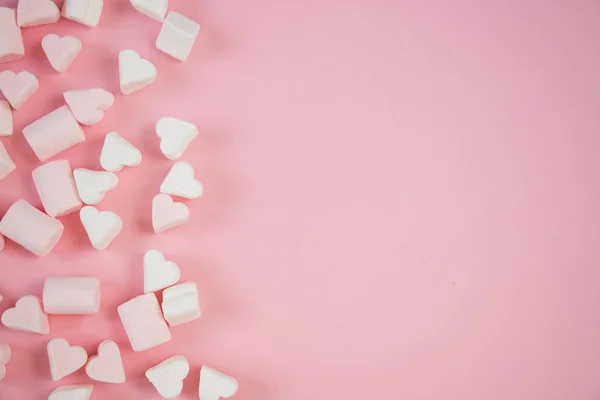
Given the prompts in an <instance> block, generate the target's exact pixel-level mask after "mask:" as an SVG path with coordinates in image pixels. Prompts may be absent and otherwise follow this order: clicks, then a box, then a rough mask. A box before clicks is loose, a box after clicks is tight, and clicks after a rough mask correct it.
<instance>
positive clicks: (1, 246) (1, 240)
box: [0, 235, 4, 303]
mask: <svg viewBox="0 0 600 400" xmlns="http://www.w3.org/2000/svg"><path fill="white" fill-rule="evenodd" d="M2 250H4V236H2V235H0V251H2ZM0 303H2V296H0Z"/></svg>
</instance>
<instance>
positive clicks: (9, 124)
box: [0, 100, 13, 136]
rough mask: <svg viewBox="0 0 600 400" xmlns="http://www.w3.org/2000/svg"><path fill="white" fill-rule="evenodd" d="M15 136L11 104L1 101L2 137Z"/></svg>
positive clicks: (0, 127)
mask: <svg viewBox="0 0 600 400" xmlns="http://www.w3.org/2000/svg"><path fill="white" fill-rule="evenodd" d="M12 134H13V118H12V111H11V109H10V104H8V102H7V101H4V100H0V136H10V135H12Z"/></svg>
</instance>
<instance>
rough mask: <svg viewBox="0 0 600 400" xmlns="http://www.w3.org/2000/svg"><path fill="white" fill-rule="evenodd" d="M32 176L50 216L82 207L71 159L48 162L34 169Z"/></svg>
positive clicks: (68, 212)
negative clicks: (70, 163)
mask: <svg viewBox="0 0 600 400" xmlns="http://www.w3.org/2000/svg"><path fill="white" fill-rule="evenodd" d="M31 176H32V177H33V183H34V184H35V188H36V189H37V192H38V195H39V196H40V199H41V200H42V205H43V206H44V210H46V214H48V215H49V216H51V217H55V218H56V217H62V216H64V215H67V214H70V213H72V212H74V211H77V210H79V209H80V208H81V200H80V199H79V194H78V193H77V189H76V187H75V181H74V180H73V174H72V172H71V166H70V165H69V161H67V160H56V161H50V162H47V163H46V164H43V165H41V166H39V167H37V168H36V169H34V170H33V172H32V173H31Z"/></svg>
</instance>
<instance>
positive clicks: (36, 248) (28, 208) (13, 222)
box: [0, 200, 64, 257]
mask: <svg viewBox="0 0 600 400" xmlns="http://www.w3.org/2000/svg"><path fill="white" fill-rule="evenodd" d="M63 230H64V227H63V225H62V224H61V223H60V222H59V221H58V220H56V219H54V218H51V217H49V216H47V215H46V214H44V213H43V212H41V211H40V210H38V209H37V208H35V207H33V206H32V205H31V204H29V203H28V202H26V201H25V200H17V201H16V202H15V203H14V204H13V205H12V206H10V208H9V209H8V211H7V212H6V214H4V218H2V220H0V234H2V235H4V236H6V237H7V238H9V239H11V240H12V241H14V242H17V243H18V244H20V245H21V246H23V247H24V248H25V249H27V250H29V251H30V252H32V253H33V254H35V255H36V256H38V257H44V256H45V255H47V254H48V253H50V252H51V251H52V249H53V248H54V246H56V244H57V243H58V241H59V240H60V238H61V236H62V234H63Z"/></svg>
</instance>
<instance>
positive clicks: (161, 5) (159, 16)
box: [130, 0, 169, 22]
mask: <svg viewBox="0 0 600 400" xmlns="http://www.w3.org/2000/svg"><path fill="white" fill-rule="evenodd" d="M130 1H131V5H132V6H133V7H134V8H135V9H136V10H138V11H139V12H141V13H142V14H144V15H146V16H148V17H150V18H154V19H155V20H157V21H158V22H162V21H163V20H164V19H165V15H167V7H168V6H169V1H168V0H130Z"/></svg>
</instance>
